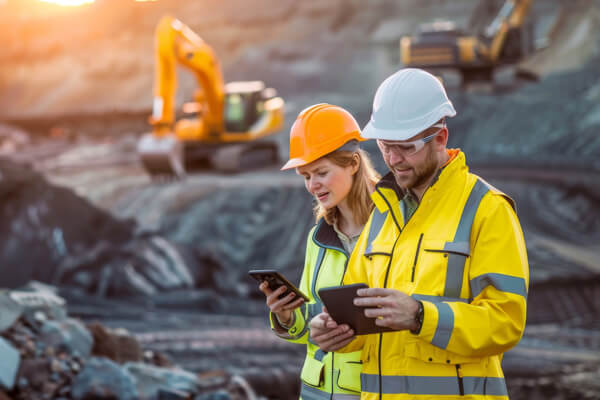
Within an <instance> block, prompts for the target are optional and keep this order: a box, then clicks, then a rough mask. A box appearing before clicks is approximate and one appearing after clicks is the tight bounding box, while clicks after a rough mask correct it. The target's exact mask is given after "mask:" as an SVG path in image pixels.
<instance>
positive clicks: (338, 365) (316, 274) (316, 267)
mask: <svg viewBox="0 0 600 400" xmlns="http://www.w3.org/2000/svg"><path fill="white" fill-rule="evenodd" d="M348 257H349V255H348V253H347V252H346V250H344V247H343V245H342V243H341V242H340V239H339V237H338V236H337V234H336V232H335V230H334V229H333V227H332V226H330V225H328V224H327V223H326V222H325V221H324V220H323V219H321V220H320V221H319V223H318V224H317V226H315V227H314V228H313V229H312V230H311V231H310V233H309V235H308V240H307V244H306V257H305V260H304V270H303V273H302V278H301V280H300V285H299V286H298V288H299V289H300V290H301V291H302V293H304V294H305V295H307V296H308V297H309V299H310V301H309V302H308V304H304V305H302V307H299V308H297V309H296V310H295V311H294V313H295V317H294V318H295V321H294V323H293V325H292V326H291V327H290V328H289V329H288V330H287V331H286V330H283V329H282V327H281V325H279V323H278V322H277V320H276V318H275V315H274V314H273V313H271V315H270V320H271V328H272V329H273V331H274V332H275V334H277V335H278V336H280V337H281V338H283V339H285V340H287V341H290V342H295V343H303V344H306V359H305V361H304V366H303V367H302V373H301V376H300V378H301V380H302V382H301V391H300V398H301V399H302V400H330V399H331V400H358V399H359V398H360V372H361V369H362V365H361V362H360V354H361V353H360V351H357V352H354V353H346V354H340V353H333V352H330V353H327V352H324V351H323V350H321V349H319V347H318V346H317V345H316V344H314V343H312V342H311V340H310V332H309V323H310V320H311V319H312V318H313V317H314V316H315V315H317V314H319V313H321V311H322V309H323V303H322V302H321V299H320V298H319V289H321V288H326V287H330V286H338V285H340V284H341V283H342V278H343V276H344V271H345V270H346V265H347V264H348Z"/></svg>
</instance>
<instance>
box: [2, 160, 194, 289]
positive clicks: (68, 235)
mask: <svg viewBox="0 0 600 400" xmlns="http://www.w3.org/2000/svg"><path fill="white" fill-rule="evenodd" d="M0 204H1V207H0V217H1V218H0V221H1V222H0V237H2V238H4V240H2V243H1V244H0V266H1V271H2V273H1V274H0V276H1V279H0V286H2V287H17V286H19V285H22V284H24V283H25V282H27V281H29V280H31V279H35V280H39V281H43V282H50V283H56V284H63V285H74V286H78V287H80V288H82V289H84V290H87V291H89V292H92V293H96V294H98V295H118V294H120V295H124V294H145V295H148V294H152V293H155V292H156V291H157V290H170V289H177V288H190V287H193V286H194V284H195V282H194V280H193V278H192V276H191V275H190V272H189V270H188V266H187V264H186V263H185V261H184V259H183V258H182V256H181V255H180V254H179V252H178V251H177V249H176V248H174V247H173V245H172V244H170V243H169V242H168V241H166V240H164V239H163V238H161V237H159V236H158V235H154V234H139V233H138V231H137V228H138V227H137V224H136V223H135V221H134V220H118V219H115V218H114V217H112V216H111V215H110V214H108V213H106V212H105V211H102V210H100V209H98V208H96V207H94V206H93V205H91V204H90V203H89V202H88V201H87V200H85V199H83V198H81V197H79V196H77V195H75V194H74V193H73V192H72V191H71V190H70V189H66V188H61V187H57V186H53V185H51V184H49V183H48V182H47V181H46V179H45V178H44V177H43V176H42V175H41V174H39V173H37V172H35V171H33V170H31V169H29V168H28V167H27V166H25V165H21V164H16V163H13V162H11V161H8V160H4V159H0Z"/></svg>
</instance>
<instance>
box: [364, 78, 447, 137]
mask: <svg viewBox="0 0 600 400" xmlns="http://www.w3.org/2000/svg"><path fill="white" fill-rule="evenodd" d="M455 115H456V111H455V110H454V106H452V103H451V102H450V100H449V99H448V96H447V95H446V91H445V90H444V86H442V83H441V82H440V81H439V79H437V78H436V77H435V76H433V75H431V74H430V73H429V72H425V71H423V70H422V69H417V68H405V69H401V70H400V71H398V72H396V73H395V74H393V75H392V76H390V77H389V78H387V79H386V80H385V81H383V83H382V84H381V85H379V88H378V89H377V93H375V99H374V100H373V112H372V113H371V120H370V121H369V123H368V124H367V126H365V128H364V129H363V131H362V136H363V137H364V138H367V139H384V140H407V139H410V138H411V137H413V136H415V135H417V134H418V133H419V132H422V131H424V130H425V129H427V128H429V127H430V126H432V125H433V124H435V123H436V122H437V121H439V120H440V119H442V118H444V117H454V116H455Z"/></svg>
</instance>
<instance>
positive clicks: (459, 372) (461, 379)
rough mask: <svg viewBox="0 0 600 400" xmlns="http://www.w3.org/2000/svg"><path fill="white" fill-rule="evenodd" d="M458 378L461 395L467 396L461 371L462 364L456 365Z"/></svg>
mask: <svg viewBox="0 0 600 400" xmlns="http://www.w3.org/2000/svg"><path fill="white" fill-rule="evenodd" d="M456 377H457V379H458V390H459V391H460V395H461V396H464V395H465V387H464V386H463V373H462V370H461V369H460V364H456Z"/></svg>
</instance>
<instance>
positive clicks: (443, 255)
mask: <svg viewBox="0 0 600 400" xmlns="http://www.w3.org/2000/svg"><path fill="white" fill-rule="evenodd" d="M401 198H402V196H401V193H400V189H399V188H398V187H397V186H396V184H395V182H394V178H393V176H392V175H391V174H390V175H388V176H386V177H384V178H383V179H382V180H381V181H380V183H379V184H378V185H377V188H376V191H375V192H374V193H373V200H374V202H375V205H376V208H375V210H374V211H373V213H372V215H371V217H370V219H369V221H368V222H367V225H366V226H365V228H364V230H363V233H362V234H361V237H360V239H359V241H358V243H357V245H356V248H355V250H354V253H353V254H352V256H351V258H350V261H349V265H348V269H347V272H346V275H345V277H344V283H345V284H351V283H358V282H365V283H367V284H368V285H369V286H370V287H381V288H393V289H397V290H401V291H403V292H405V293H407V294H409V295H411V296H413V298H415V299H419V300H421V301H422V302H423V306H424V311H425V312H424V320H423V325H422V328H421V331H420V332H419V333H418V334H416V335H415V334H412V333H410V332H409V331H398V332H386V333H382V334H372V335H364V336H358V337H357V338H356V339H355V340H354V341H353V342H352V343H350V344H349V345H348V346H346V347H345V348H344V349H342V351H356V350H358V349H362V361H363V371H362V374H361V389H362V392H363V393H362V397H361V398H362V399H369V400H371V399H387V400H399V399H425V398H427V399H430V398H439V397H438V396H442V395H443V396H444V397H443V398H444V399H454V398H456V399H460V398H464V397H463V396H469V398H472V399H483V398H494V399H501V398H503V399H506V398H507V390H506V384H505V382H504V375H503V373H502V369H501V366H500V362H501V360H502V354H503V353H504V352H505V351H507V350H509V349H510V348H512V347H513V346H515V345H516V344H517V343H518V342H519V340H520V338H521V336H522V333H523V330H524V327H525V315H526V299H527V288H528V284H529V267H528V263H527V254H526V249H525V242H524V240H523V233H522V231H521V227H520V224H519V221H518V219H517V216H516V213H515V211H514V209H513V203H512V200H511V199H510V198H508V197H506V196H505V195H504V194H502V193H501V192H499V191H498V190H496V189H495V188H493V187H491V186H490V185H488V184H486V183H485V182H484V181H482V180H481V179H480V178H478V177H477V176H475V175H473V174H471V173H469V172H468V168H467V166H466V164H465V156H464V154H463V153H462V152H461V153H460V154H459V155H458V156H457V157H456V158H455V159H454V160H452V161H451V162H450V163H449V164H448V165H447V166H446V167H445V168H443V169H442V171H441V173H440V175H439V177H438V179H437V180H436V181H435V182H434V183H433V185H432V186H431V187H429V188H428V189H427V191H426V192H425V194H424V196H423V198H422V200H421V202H420V204H419V207H418V208H417V210H416V212H415V214H414V215H413V216H412V217H411V218H410V219H409V221H408V222H405V221H404V217H403V214H402V207H401V203H400V200H399V199H401ZM490 396H495V397H490Z"/></svg>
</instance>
